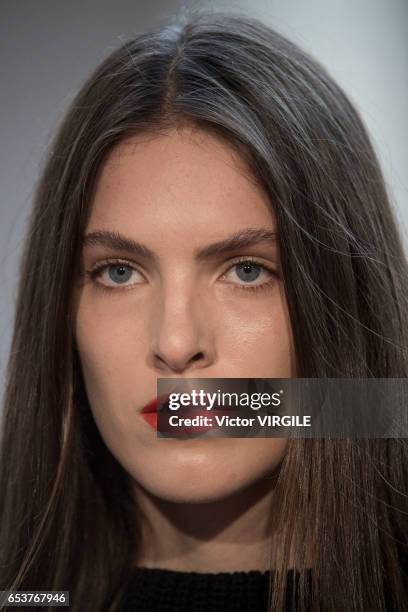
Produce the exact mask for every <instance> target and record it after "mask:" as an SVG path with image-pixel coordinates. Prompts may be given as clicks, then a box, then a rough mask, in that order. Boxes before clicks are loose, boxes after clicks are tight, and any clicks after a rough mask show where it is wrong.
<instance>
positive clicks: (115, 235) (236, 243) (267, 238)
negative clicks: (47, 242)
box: [82, 228, 278, 263]
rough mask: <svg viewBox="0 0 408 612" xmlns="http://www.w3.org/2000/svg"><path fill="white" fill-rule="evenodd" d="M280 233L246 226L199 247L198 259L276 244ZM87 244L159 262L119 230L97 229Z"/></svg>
mask: <svg viewBox="0 0 408 612" xmlns="http://www.w3.org/2000/svg"><path fill="white" fill-rule="evenodd" d="M277 239H278V234H277V232H275V231H272V230H268V229H258V228H246V229H244V230H241V231H239V232H236V233H234V234H232V235H231V236H228V237H227V238H225V239H224V240H219V241H218V242H213V243H212V244H209V245H208V246H206V247H203V248H201V249H198V250H197V251H196V253H195V256H196V259H197V260H204V259H211V258H214V257H217V256H222V255H227V254H229V253H231V252H233V251H237V250H239V249H242V248H245V247H251V246H255V245H256V244H260V243H262V242H268V243H270V244H272V245H275V244H276V242H277ZM87 246H105V247H108V248H111V249H115V250H119V251H127V252H129V253H132V255H134V256H139V257H143V258H145V259H146V260H148V261H151V262H152V263H157V256H156V255H155V254H154V253H153V251H151V250H150V249H149V248H148V247H147V246H145V245H144V244H141V243H140V242H137V241H135V240H133V239H132V238H128V237H126V236H123V235H122V234H120V233H119V232H112V231H106V230H96V231H94V232H91V233H89V234H86V235H85V236H84V237H83V240H82V248H84V247H87Z"/></svg>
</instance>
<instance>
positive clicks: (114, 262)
mask: <svg viewBox="0 0 408 612" xmlns="http://www.w3.org/2000/svg"><path fill="white" fill-rule="evenodd" d="M243 263H249V264H253V265H256V266H258V267H259V268H261V269H262V270H266V271H267V272H269V273H270V274H271V275H272V278H270V279H269V280H268V281H266V282H265V283H262V284H260V285H245V284H242V285H240V284H236V283H229V284H230V285H232V288H233V289H237V290H238V291H241V290H242V291H266V290H267V289H270V288H271V285H272V284H273V283H274V281H275V280H276V278H278V273H277V272H276V270H274V269H273V268H270V267H269V266H266V265H265V264H264V263H261V262H260V261H258V260H257V259H254V258H252V257H242V258H240V259H238V260H237V261H234V262H233V263H232V264H231V265H230V267H229V268H228V269H227V270H226V271H225V272H224V274H223V276H225V275H226V274H227V272H229V271H230V270H232V268H234V267H235V266H237V265H239V264H243ZM120 265H123V266H126V267H128V268H131V269H132V270H136V272H139V270H138V269H137V268H136V267H135V266H134V265H133V264H131V263H130V262H129V261H126V260H122V259H107V260H105V261H103V262H100V263H99V264H97V265H96V266H94V267H93V268H92V269H91V270H87V271H85V275H86V276H87V277H88V278H90V279H91V280H92V281H93V282H94V283H95V286H96V287H97V288H98V289H101V290H102V291H109V292H110V291H118V290H119V291H125V290H129V289H131V288H132V287H133V285H126V286H123V287H108V286H106V285H103V284H102V283H96V282H95V279H96V278H98V277H99V276H100V275H101V274H102V272H103V271H104V270H106V269H107V268H108V267H109V266H120ZM139 274H142V273H141V272H139ZM137 284H138V283H137Z"/></svg>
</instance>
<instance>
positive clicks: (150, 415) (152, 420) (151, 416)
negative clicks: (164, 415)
mask: <svg viewBox="0 0 408 612" xmlns="http://www.w3.org/2000/svg"><path fill="white" fill-rule="evenodd" d="M141 414H142V417H143V418H144V420H145V421H146V423H147V424H148V425H150V427H152V428H153V429H157V412H142V413H141Z"/></svg>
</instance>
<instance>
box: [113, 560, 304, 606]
mask: <svg viewBox="0 0 408 612" xmlns="http://www.w3.org/2000/svg"><path fill="white" fill-rule="evenodd" d="M298 576H299V574H298V573H296V575H295V573H294V572H293V570H291V571H290V572H289V576H288V580H289V586H288V591H287V602H288V603H287V609H288V610H291V611H293V610H296V608H295V607H294V606H293V604H292V603H290V604H289V600H290V599H291V596H292V594H293V586H294V582H295V581H297V579H298ZM268 589H269V573H268V572H265V573H262V572H260V571H255V570H254V571H249V572H220V573H217V574H214V573H201V572H200V573H198V572H180V571H173V570H164V569H149V568H136V569H135V570H134V572H133V577H132V579H131V581H130V582H129V585H128V587H127V589H126V592H125V596H124V599H123V603H122V607H121V608H120V612H264V611H266V610H268Z"/></svg>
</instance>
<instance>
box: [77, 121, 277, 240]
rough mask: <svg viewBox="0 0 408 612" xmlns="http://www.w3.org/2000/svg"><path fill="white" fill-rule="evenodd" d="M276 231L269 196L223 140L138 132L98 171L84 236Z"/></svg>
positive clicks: (188, 132)
mask: <svg viewBox="0 0 408 612" xmlns="http://www.w3.org/2000/svg"><path fill="white" fill-rule="evenodd" d="M246 225H251V226H259V227H267V228H273V227H274V223H273V216H272V213H271V207H270V203H269V201H268V197H267V195H266V194H265V192H264V191H263V190H262V188H261V187H260V186H259V185H258V184H257V183H256V181H255V179H254V178H253V177H252V176H251V174H250V172H249V170H248V168H247V167H246V165H245V162H244V160H243V159H242V158H241V157H240V156H239V154H238V153H237V151H236V150H235V149H234V148H233V147H232V146H231V145H230V144H228V143H227V142H225V141H224V140H221V139H220V138H217V137H215V136H213V135H212V134H210V133H208V132H205V131H203V130H199V129H193V128H187V127H184V128H180V129H174V130H171V131H169V132H167V133H165V134H153V135H152V134H142V135H138V136H136V137H133V138H130V139H128V140H126V141H124V142H122V143H120V144H119V145H117V146H116V147H115V148H114V149H113V150H112V152H111V154H110V155H109V157H108V158H107V160H106V162H105V164H104V166H103V168H102V171H101V173H100V176H99V179H98V182H97V186H96V191H95V196H94V200H93V203H92V209H91V216H90V220H89V224H88V230H92V229H96V228H97V229H104V228H105V229H112V226H114V228H115V229H117V230H118V231H121V230H123V229H126V230H127V233H128V234H129V233H135V234H140V233H141V232H143V233H144V234H146V235H148V234H149V233H151V232H153V233H156V232H157V231H159V230H162V229H163V228H166V229H167V230H168V231H170V229H171V230H172V231H175V232H176V233H177V234H178V236H179V237H183V236H184V237H189V238H190V239H192V238H193V236H192V235H191V234H192V232H193V234H194V236H195V237H199V236H200V235H208V234H209V233H210V234H211V235H217V234H218V235H220V236H222V235H223V233H225V229H226V228H228V230H230V231H234V230H239V229H241V228H242V227H244V226H246Z"/></svg>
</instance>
